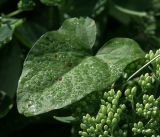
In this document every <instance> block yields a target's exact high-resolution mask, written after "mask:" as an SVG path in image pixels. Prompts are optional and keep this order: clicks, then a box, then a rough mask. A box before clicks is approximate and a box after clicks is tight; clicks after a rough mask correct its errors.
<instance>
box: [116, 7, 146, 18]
mask: <svg viewBox="0 0 160 137" xmlns="http://www.w3.org/2000/svg"><path fill="white" fill-rule="evenodd" d="M114 7H115V8H116V9H117V10H119V11H120V12H123V13H125V14H129V15H132V16H138V17H147V13H146V12H138V11H134V10H130V9H126V8H123V7H121V6H118V5H115V6H114Z"/></svg>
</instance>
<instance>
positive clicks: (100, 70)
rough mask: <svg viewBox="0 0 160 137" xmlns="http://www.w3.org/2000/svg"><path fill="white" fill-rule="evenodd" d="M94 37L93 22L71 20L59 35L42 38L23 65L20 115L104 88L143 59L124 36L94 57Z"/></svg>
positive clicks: (18, 100)
mask: <svg viewBox="0 0 160 137" xmlns="http://www.w3.org/2000/svg"><path fill="white" fill-rule="evenodd" d="M95 37H96V27H95V23H94V21H93V20H91V19H89V18H86V19H84V18H80V19H77V18H72V19H68V20H66V21H65V22H64V23H63V25H62V27H61V28H60V29H59V30H58V31H53V32H48V33H46V34H45V35H43V36H42V37H41V38H40V39H39V40H38V41H37V42H36V44H35V45H34V46H33V48H32V49H31V51H30V52H29V54H28V56H27V58H26V61H25V62H24V68H23V72H22V75H21V78H20V80H19V86H18V90H17V105H18V110H19V112H20V113H23V114H24V115H26V116H31V115H37V114H41V113H45V112H48V111H51V110H54V109H60V108H63V107H65V106H67V105H70V104H72V103H74V102H76V101H79V100H80V99H82V98H83V97H85V96H87V95H88V94H90V93H92V92H94V91H101V90H104V89H106V87H108V86H109V85H111V83H112V82H113V81H115V80H116V79H117V78H119V76H120V74H121V73H122V71H123V69H124V68H125V66H126V65H127V64H128V63H131V62H132V61H134V60H135V59H138V58H140V57H142V56H143V51H142V50H141V49H140V48H139V47H138V45H137V43H136V42H134V41H133V40H130V39H124V38H118V39H113V40H111V41H110V42H108V43H107V44H105V45H104V47H103V48H102V49H100V51H99V52H98V53H97V55H96V56H91V49H92V47H93V44H94V42H95ZM126 50H129V51H128V53H129V54H130V55H127V54H126ZM136 52H137V53H136ZM125 60H127V61H126V62H125ZM108 64H109V67H108Z"/></svg>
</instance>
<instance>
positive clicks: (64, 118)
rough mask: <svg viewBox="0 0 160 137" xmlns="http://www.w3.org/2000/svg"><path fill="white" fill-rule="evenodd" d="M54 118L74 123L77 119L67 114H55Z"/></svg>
mask: <svg viewBox="0 0 160 137" xmlns="http://www.w3.org/2000/svg"><path fill="white" fill-rule="evenodd" d="M53 118H54V119H56V120H58V121H60V122H63V123H72V122H73V121H75V120H76V119H75V118H74V117H72V116H66V117H57V116H54V117H53Z"/></svg>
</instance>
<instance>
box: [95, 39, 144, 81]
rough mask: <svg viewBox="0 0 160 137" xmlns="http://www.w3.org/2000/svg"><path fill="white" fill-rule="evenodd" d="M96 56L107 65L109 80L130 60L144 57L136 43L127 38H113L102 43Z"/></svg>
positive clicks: (117, 75) (112, 79)
mask: <svg viewBox="0 0 160 137" xmlns="http://www.w3.org/2000/svg"><path fill="white" fill-rule="evenodd" d="M96 57H97V58H99V59H102V60H103V61H104V62H105V63H107V64H108V65H109V69H110V72H111V77H110V81H115V80H116V79H117V78H118V77H119V76H120V75H121V74H122V72H123V70H124V68H125V67H126V66H127V65H128V64H129V63H131V62H133V61H135V60H138V59H140V58H143V57H144V52H143V50H141V48H140V47H139V45H138V43H137V42H135V41H134V40H132V39H129V38H114V39H111V40H110V41H108V42H107V43H105V44H104V46H103V47H102V48H101V49H100V50H99V51H98V53H97V54H96Z"/></svg>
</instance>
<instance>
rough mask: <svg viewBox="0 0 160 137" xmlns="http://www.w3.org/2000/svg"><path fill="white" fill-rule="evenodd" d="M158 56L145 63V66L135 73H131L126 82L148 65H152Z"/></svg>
mask: <svg viewBox="0 0 160 137" xmlns="http://www.w3.org/2000/svg"><path fill="white" fill-rule="evenodd" d="M159 57H160V55H157V56H156V57H154V58H153V59H152V60H150V61H149V62H148V63H146V64H145V65H143V66H142V67H141V68H140V69H138V70H137V71H136V72H135V73H133V74H132V75H131V76H130V77H129V78H128V79H127V81H129V80H130V79H131V78H133V77H134V76H135V75H136V74H138V73H139V72H140V71H141V70H143V69H144V68H145V67H147V66H148V65H149V64H150V63H152V62H153V61H154V60H155V59H157V58H159Z"/></svg>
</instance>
